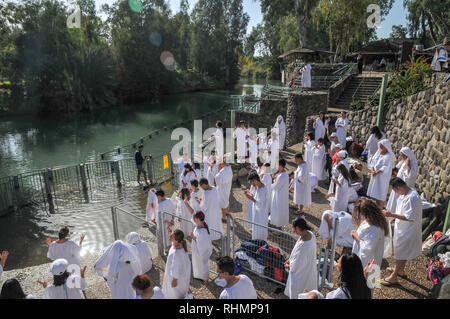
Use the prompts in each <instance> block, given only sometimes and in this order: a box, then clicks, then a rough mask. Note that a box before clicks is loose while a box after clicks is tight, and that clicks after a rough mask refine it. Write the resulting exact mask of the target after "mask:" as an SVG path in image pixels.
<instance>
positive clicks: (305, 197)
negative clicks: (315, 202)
mask: <svg viewBox="0 0 450 319" xmlns="http://www.w3.org/2000/svg"><path fill="white" fill-rule="evenodd" d="M310 179H311V178H310V176H309V173H308V166H307V165H306V163H302V164H300V165H298V167H297V170H296V171H295V175H294V180H293V184H294V203H295V204H297V205H303V206H309V205H311V186H310Z"/></svg>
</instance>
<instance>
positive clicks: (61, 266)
mask: <svg viewBox="0 0 450 319" xmlns="http://www.w3.org/2000/svg"><path fill="white" fill-rule="evenodd" d="M68 266H69V263H68V262H67V260H65V259H64V258H60V259H56V260H55V261H54V262H52V264H51V265H50V272H51V273H52V274H53V275H54V276H60V275H62V274H63V273H65V272H66V270H67V267H68Z"/></svg>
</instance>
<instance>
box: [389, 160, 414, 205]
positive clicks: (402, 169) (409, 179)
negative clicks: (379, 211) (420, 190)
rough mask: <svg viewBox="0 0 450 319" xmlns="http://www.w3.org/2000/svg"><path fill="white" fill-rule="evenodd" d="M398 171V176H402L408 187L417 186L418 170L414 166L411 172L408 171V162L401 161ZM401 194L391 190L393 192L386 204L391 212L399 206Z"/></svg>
mask: <svg viewBox="0 0 450 319" xmlns="http://www.w3.org/2000/svg"><path fill="white" fill-rule="evenodd" d="M397 168H398V169H399V170H398V173H397V177H398V178H401V179H402V180H403V181H404V182H405V183H406V185H408V187H410V188H412V189H414V188H415V186H416V178H417V170H416V168H415V167H414V166H412V167H411V170H410V172H409V173H408V168H407V167H406V163H405V162H404V161H400V162H399V163H398V164H397ZM399 196H400V195H398V194H397V193H396V192H394V191H393V190H392V191H391V194H390V195H389V200H388V203H387V206H386V209H387V210H388V211H390V212H395V209H396V206H397V200H398V198H399Z"/></svg>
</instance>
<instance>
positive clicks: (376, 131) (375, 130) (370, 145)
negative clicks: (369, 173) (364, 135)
mask: <svg viewBox="0 0 450 319" xmlns="http://www.w3.org/2000/svg"><path fill="white" fill-rule="evenodd" d="M384 136H385V135H384V133H382V132H381V130H380V128H379V127H378V126H374V127H372V129H371V130H370V136H369V139H368V140H367V142H366V148H365V149H364V151H367V152H368V154H367V163H370V161H371V160H372V157H373V156H374V155H375V153H376V152H377V150H378V142H379V141H381V140H382V139H383V138H384Z"/></svg>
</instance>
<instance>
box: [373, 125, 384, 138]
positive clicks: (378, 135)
mask: <svg viewBox="0 0 450 319" xmlns="http://www.w3.org/2000/svg"><path fill="white" fill-rule="evenodd" d="M370 133H371V134H375V136H376V137H377V139H379V140H380V139H381V138H382V137H383V134H381V130H380V128H379V127H378V126H374V127H372V129H371V130H370Z"/></svg>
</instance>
